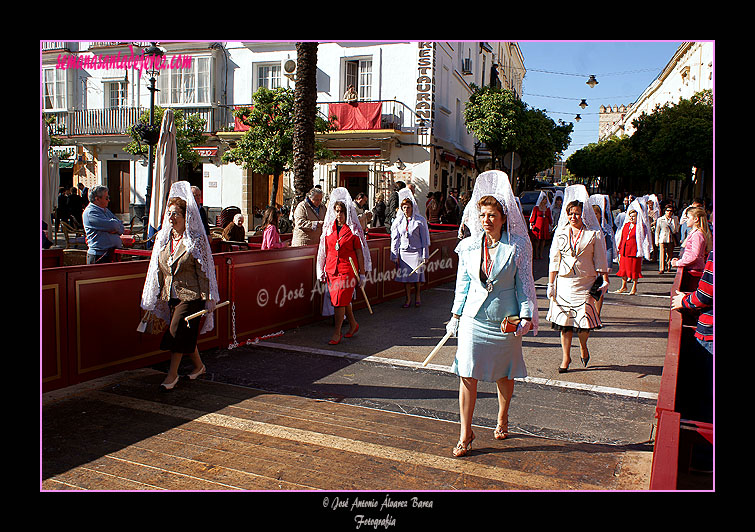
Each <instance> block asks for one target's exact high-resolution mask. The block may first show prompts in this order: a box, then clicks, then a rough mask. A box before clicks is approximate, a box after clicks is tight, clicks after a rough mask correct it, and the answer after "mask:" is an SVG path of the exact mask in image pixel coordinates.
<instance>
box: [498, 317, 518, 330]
mask: <svg viewBox="0 0 755 532" xmlns="http://www.w3.org/2000/svg"><path fill="white" fill-rule="evenodd" d="M520 321H521V320H520V319H519V316H506V317H505V318H503V321H502V322H501V332H502V333H503V334H510V333H513V332H514V331H516V328H517V326H518V325H519V322H520Z"/></svg>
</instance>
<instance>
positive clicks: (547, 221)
mask: <svg viewBox="0 0 755 532" xmlns="http://www.w3.org/2000/svg"><path fill="white" fill-rule="evenodd" d="M551 225H553V220H552V218H551V210H550V205H549V204H548V196H546V195H545V192H542V191H541V192H540V196H539V197H538V198H537V204H536V205H535V207H534V208H533V209H532V214H531V215H530V230H531V231H532V234H533V236H534V237H535V238H534V240H535V241H534V246H533V251H534V252H535V258H536V259H542V258H543V246H544V245H545V241H546V240H547V239H548V237H549V236H550V228H551Z"/></svg>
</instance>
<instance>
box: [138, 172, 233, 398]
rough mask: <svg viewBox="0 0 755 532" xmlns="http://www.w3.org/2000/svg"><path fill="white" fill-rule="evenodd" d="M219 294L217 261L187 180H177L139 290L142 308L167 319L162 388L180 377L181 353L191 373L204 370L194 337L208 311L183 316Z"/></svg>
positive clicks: (207, 320)
mask: <svg viewBox="0 0 755 532" xmlns="http://www.w3.org/2000/svg"><path fill="white" fill-rule="evenodd" d="M187 191H188V197H187ZM218 299H219V298H218V289H217V280H216V278H215V265H214V263H213V260H212V252H211V251H210V248H209V242H208V241H207V235H206V234H205V233H204V230H203V229H202V227H201V220H200V217H199V210H198V208H197V206H196V203H195V201H194V199H193V196H192V195H191V191H190V189H189V188H188V183H187V182H185V181H179V182H178V183H175V184H174V185H173V187H172V188H171V191H170V194H169V199H168V205H167V210H166V214H165V218H164V220H163V224H162V227H161V229H160V231H159V232H158V236H157V238H156V240H155V247H154V249H153V251H152V258H151V260H150V267H149V270H148V272H147V279H146V281H145V285H144V291H143V293H142V308H144V309H146V310H150V311H152V312H153V313H154V314H155V316H157V317H158V318H160V319H161V320H163V321H164V322H166V323H167V329H166V331H165V333H164V335H163V338H162V341H161V342H160V348H161V349H164V350H166V351H170V352H171V358H170V368H169V369H168V375H167V376H166V377H165V380H164V381H163V383H162V384H161V387H162V388H163V389H165V390H171V389H173V388H174V387H175V386H176V384H177V383H178V378H179V375H178V367H179V365H180V363H181V359H182V358H183V356H184V355H188V356H189V357H190V358H191V361H192V363H193V365H194V368H193V371H192V372H191V373H189V374H188V375H187V376H188V378H189V379H192V380H193V379H196V378H197V377H198V376H200V375H202V374H203V373H205V371H206V370H205V366H204V364H203V363H202V359H201V357H200V356H199V350H198V349H197V338H198V337H199V334H200V332H205V331H207V330H210V329H212V327H213V325H214V322H213V317H212V313H209V314H207V315H206V316H205V317H204V318H194V319H193V320H191V321H190V322H189V323H187V322H186V320H185V318H186V317H187V316H189V315H191V314H194V313H196V312H199V311H202V310H213V309H214V308H215V305H216V304H217V302H218ZM202 320H204V321H202Z"/></svg>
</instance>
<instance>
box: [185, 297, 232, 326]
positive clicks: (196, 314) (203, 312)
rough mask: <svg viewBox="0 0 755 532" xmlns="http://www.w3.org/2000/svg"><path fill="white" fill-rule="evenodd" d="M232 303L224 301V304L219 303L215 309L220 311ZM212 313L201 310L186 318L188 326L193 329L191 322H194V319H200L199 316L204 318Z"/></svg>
mask: <svg viewBox="0 0 755 532" xmlns="http://www.w3.org/2000/svg"><path fill="white" fill-rule="evenodd" d="M228 303H230V301H223V302H222V303H218V304H217V305H215V309H219V308H220V307H224V306H226V305H227V304H228ZM208 312H210V311H209V310H208V309H204V310H200V311H199V312H195V313H194V314H191V315H190V316H186V317H185V318H184V319H185V320H186V326H187V327H191V323H189V320H193V319H194V318H198V317H199V316H204V315H205V314H207V313H208Z"/></svg>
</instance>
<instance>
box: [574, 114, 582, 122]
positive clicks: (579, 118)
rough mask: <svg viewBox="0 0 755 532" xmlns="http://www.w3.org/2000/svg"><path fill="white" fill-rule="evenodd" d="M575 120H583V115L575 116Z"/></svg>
mask: <svg viewBox="0 0 755 532" xmlns="http://www.w3.org/2000/svg"><path fill="white" fill-rule="evenodd" d="M574 120H576V121H577V122H579V121H580V120H582V117H581V116H579V115H577V116H575V117H574Z"/></svg>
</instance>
